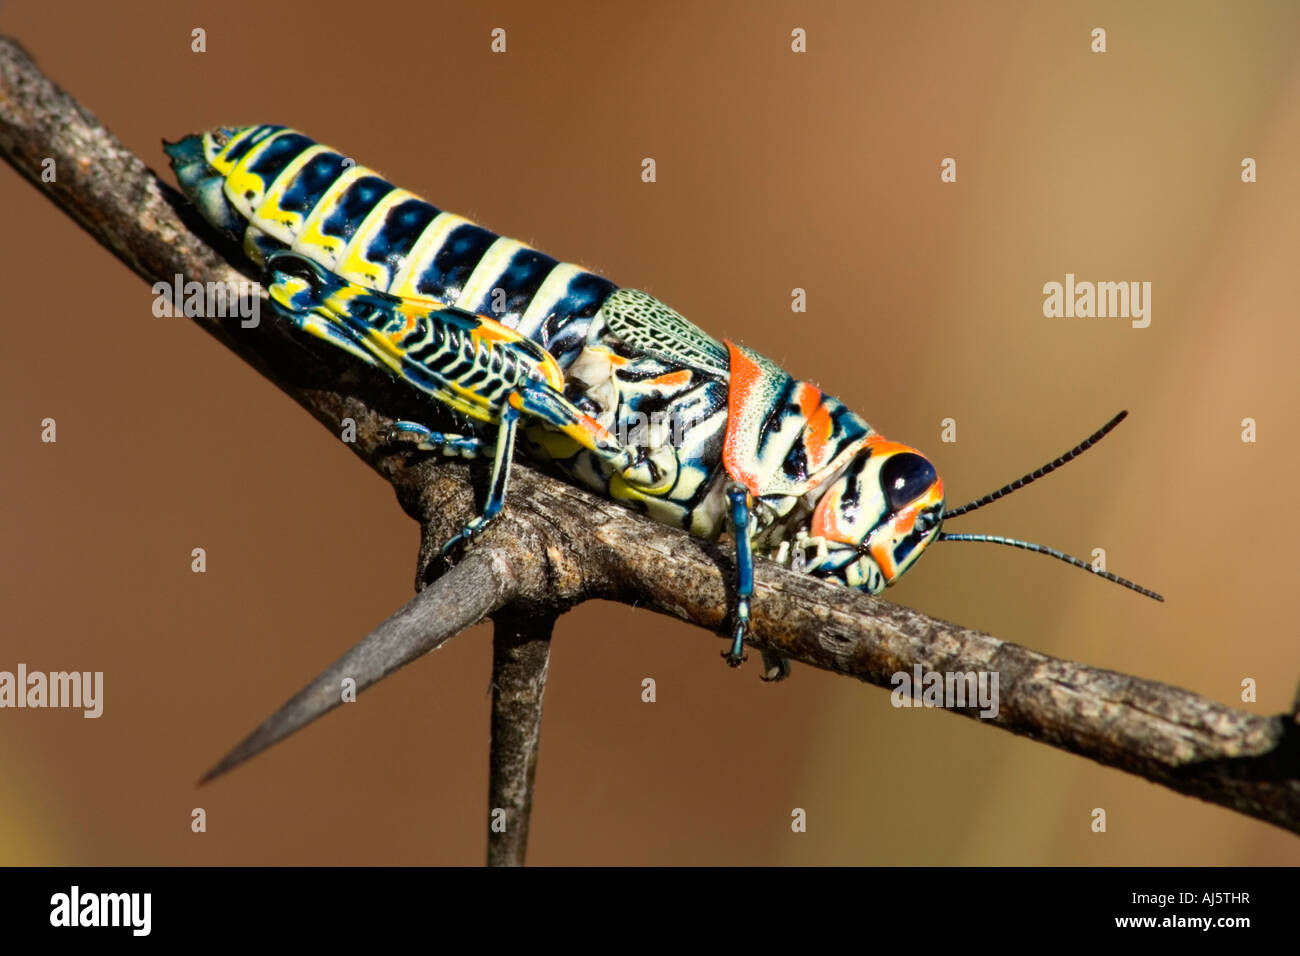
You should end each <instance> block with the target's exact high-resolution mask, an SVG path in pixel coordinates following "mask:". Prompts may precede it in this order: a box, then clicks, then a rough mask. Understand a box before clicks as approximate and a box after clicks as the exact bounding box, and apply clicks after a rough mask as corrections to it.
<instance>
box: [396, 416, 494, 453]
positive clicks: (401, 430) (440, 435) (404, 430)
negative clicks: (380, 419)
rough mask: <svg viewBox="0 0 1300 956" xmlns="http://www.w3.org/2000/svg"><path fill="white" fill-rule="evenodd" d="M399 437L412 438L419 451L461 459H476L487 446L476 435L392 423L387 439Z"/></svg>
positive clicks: (415, 424) (417, 423)
mask: <svg viewBox="0 0 1300 956" xmlns="http://www.w3.org/2000/svg"><path fill="white" fill-rule="evenodd" d="M399 435H409V436H413V437H414V438H415V447H416V449H417V450H419V451H441V452H442V453H443V454H444V455H460V456H461V457H462V458H477V457H478V455H479V454H480V453H481V452H482V451H483V449H484V447H485V446H486V445H487V442H485V441H484V440H483V439H482V438H479V437H478V436H477V435H453V434H451V433H450V432H435V431H433V430H431V429H429V428H426V427H425V426H424V425H421V424H420V423H419V422H393V427H392V429H391V430H390V431H389V439H390V440H395V439H397V437H398V436H399Z"/></svg>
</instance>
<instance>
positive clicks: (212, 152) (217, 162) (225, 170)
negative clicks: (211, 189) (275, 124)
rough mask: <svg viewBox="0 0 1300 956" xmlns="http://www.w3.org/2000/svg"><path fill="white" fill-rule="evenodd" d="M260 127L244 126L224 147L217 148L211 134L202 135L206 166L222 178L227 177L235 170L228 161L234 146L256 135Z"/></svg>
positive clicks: (214, 138)
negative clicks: (206, 160) (206, 159)
mask: <svg viewBox="0 0 1300 956" xmlns="http://www.w3.org/2000/svg"><path fill="white" fill-rule="evenodd" d="M259 129H261V127H260V126H245V127H244V128H243V129H242V130H240V131H239V132H238V133H236V134H235V135H234V136H232V137H231V138H230V139H228V140H226V143H225V145H223V146H218V145H217V140H216V137H214V136H213V135H212V133H211V132H207V133H204V134H203V155H204V156H206V157H207V158H208V165H210V166H211V167H212V168H213V169H215V170H216V171H217V172H219V173H220V174H221V175H222V176H227V175H229V173H230V171H231V170H232V169H234V168H235V164H234V163H232V162H231V161H230V154H231V152H232V151H233V150H234V148H235V147H236V146H238V145H239V144H240V143H242V142H243V141H244V140H246V139H248V138H249V137H250V136H252V135H253V134H254V133H256V132H257V131H258V130H259Z"/></svg>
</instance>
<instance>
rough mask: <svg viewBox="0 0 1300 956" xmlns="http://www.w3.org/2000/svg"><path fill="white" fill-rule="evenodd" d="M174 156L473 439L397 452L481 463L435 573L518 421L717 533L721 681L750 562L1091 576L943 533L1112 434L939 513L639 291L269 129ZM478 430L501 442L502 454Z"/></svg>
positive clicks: (743, 607)
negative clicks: (726, 641)
mask: <svg viewBox="0 0 1300 956" xmlns="http://www.w3.org/2000/svg"><path fill="white" fill-rule="evenodd" d="M167 152H168V154H169V156H170V157H171V161H172V165H173V167H174V168H175V170H176V175H177V178H178V179H179V181H180V185H181V188H182V190H183V191H184V192H185V194H186V196H187V197H188V198H189V199H190V200H191V201H192V202H193V203H194V204H195V205H196V206H197V207H198V209H199V211H200V212H201V213H202V215H203V216H204V217H205V218H206V219H207V220H208V221H209V222H210V223H212V224H213V225H215V226H217V227H218V228H220V229H223V230H225V231H227V232H229V233H231V234H233V235H234V236H235V237H236V238H242V241H243V248H244V251H245V253H246V254H247V255H248V256H249V258H250V259H252V260H253V262H255V263H257V264H259V265H263V266H264V267H265V270H266V275H267V284H268V287H269V293H270V297H271V300H272V302H273V304H274V306H275V308H276V310H277V311H278V312H279V313H280V314H281V315H283V316H285V317H286V318H288V319H289V320H290V321H291V322H293V323H294V324H295V325H297V326H298V327H299V328H301V329H303V330H305V331H306V332H309V333H311V334H313V335H316V336H318V337H320V338H322V339H324V340H326V341H327V342H329V343H331V344H333V345H335V346H338V347H339V348H342V349H345V350H347V351H348V352H350V353H352V354H353V355H355V356H357V357H358V358H360V359H362V360H364V361H366V362H369V363H371V364H373V365H377V366H379V367H382V368H386V369H388V370H390V371H391V372H392V373H393V374H394V375H397V376H399V377H400V378H402V379H404V380H405V381H407V382H409V383H410V384H412V385H414V386H415V387H416V388H418V389H420V390H422V391H424V392H426V393H427V394H429V395H431V396H433V398H435V399H436V400H437V401H439V402H442V403H444V404H445V405H447V406H449V407H450V408H451V409H453V410H454V411H456V412H459V413H461V415H463V416H465V417H467V418H468V419H470V420H471V421H472V422H474V423H476V426H475V427H474V428H472V429H471V430H470V433H468V434H449V433H442V432H434V431H431V430H430V429H428V428H426V427H424V426H423V425H419V424H416V423H413V422H399V423H397V425H396V429H397V431H398V432H400V433H404V434H405V435H406V436H414V437H415V438H417V439H418V441H419V445H418V447H419V448H421V449H425V450H432V449H441V450H442V451H443V452H444V453H447V454H460V455H465V456H473V455H475V454H478V453H479V452H482V451H487V450H488V446H489V443H490V442H491V443H492V449H491V450H492V454H493V471H492V479H491V483H490V487H489V492H488V496H487V501H486V504H485V505H484V508H483V511H482V513H481V514H479V515H478V516H477V517H475V518H474V519H473V520H472V521H470V522H469V523H468V524H467V525H466V526H465V528H464V529H463V530H462V531H461V532H460V534H458V535H456V536H455V537H454V538H453V539H452V540H451V541H449V542H447V545H446V547H445V548H444V549H443V550H444V553H446V552H448V551H450V550H451V549H452V547H453V546H455V545H456V544H458V543H460V542H463V541H468V540H469V539H470V538H472V537H473V536H474V535H475V534H477V533H478V532H479V531H481V530H482V529H483V527H484V526H485V525H486V524H487V523H488V522H489V521H491V520H492V518H493V517H494V516H496V515H497V514H498V513H499V512H500V510H501V508H502V506H503V504H504V502H505V496H506V485H507V480H508V477H509V472H510V466H511V462H512V458H513V453H514V446H515V442H516V432H517V430H518V426H519V425H520V423H521V422H522V423H523V425H524V429H523V436H524V441H525V443H526V447H527V450H528V451H529V453H531V454H532V455H535V456H538V457H541V458H543V459H545V460H549V461H550V462H552V463H553V464H554V465H555V466H557V467H558V468H559V469H560V470H561V471H562V472H563V473H565V474H566V475H568V476H569V477H570V478H572V479H573V480H574V481H576V482H579V483H581V484H583V485H586V486H587V487H589V488H592V489H594V490H595V491H597V492H598V493H600V494H603V495H606V496H607V497H609V498H612V499H615V500H617V501H620V502H622V503H625V504H627V505H628V506H630V507H634V508H637V509H638V510H640V511H643V512H644V513H646V514H648V515H649V516H650V517H652V518H654V519H655V520H657V521H660V522H662V523H664V524H668V525H672V526H674V527H679V528H683V529H685V530H687V531H689V532H690V533H691V534H694V535H698V536H701V537H705V538H716V537H718V536H719V535H720V534H721V533H722V532H723V531H724V529H729V530H730V532H731V534H732V536H733V537H734V540H735V548H736V559H737V567H738V572H737V577H738V584H737V588H736V594H737V609H736V621H735V629H734V632H733V636H732V642H731V646H730V647H729V649H728V650H727V651H725V652H724V656H725V657H726V658H727V659H728V661H729V663H731V664H733V665H737V664H739V663H740V662H741V661H742V660H743V657H742V650H743V642H744V638H745V634H746V631H747V629H748V622H749V603H750V598H751V596H752V594H753V588H754V572H753V553H754V551H755V550H757V551H761V552H765V553H768V554H769V555H770V556H771V557H772V558H774V559H775V560H777V561H778V562H780V563H782V564H785V565H788V566H793V567H795V568H796V569H801V570H803V571H805V572H807V573H809V574H812V575H815V576H817V577H822V578H827V579H831V580H834V581H838V582H839V583H841V584H844V585H847V586H848V587H853V588H860V589H862V590H864V591H868V592H870V593H872V594H876V593H879V592H880V591H882V590H884V588H885V587H886V586H887V585H889V584H892V583H893V582H894V581H896V580H898V578H899V577H900V576H901V575H902V574H903V573H904V572H905V571H907V569H908V568H910V567H911V566H912V564H913V563H914V562H915V561H916V559H917V558H918V557H919V556H920V554H921V552H922V551H924V550H925V547H926V546H927V545H928V544H929V543H930V542H932V541H934V540H936V539H947V540H981V541H992V542H997V543H1001V544H1008V545H1012V546H1015V547H1021V548H1027V549H1029V550H1035V551H1040V552H1043V553H1047V554H1050V555H1052V556H1054V557H1057V558H1060V559H1061V560H1065V561H1068V562H1070V563H1072V564H1075V565H1077V566H1079V567H1082V568H1085V569H1087V570H1089V571H1094V569H1093V568H1091V567H1090V566H1088V565H1086V564H1084V563H1083V562H1081V561H1079V560H1077V559H1075V558H1071V557H1069V556H1068V555H1064V554H1061V553H1060V552H1058V551H1053V550H1052V549H1049V548H1044V547H1042V546H1040V545H1033V544H1029V543H1027V542H1022V541H1016V540H1013V539H1006V538H998V537H993V536H987V535H947V534H942V533H941V532H940V526H941V524H942V523H943V521H944V519H945V518H949V517H952V516H954V515H955V514H959V513H964V512H966V511H969V510H973V509H974V508H976V507H980V506H982V505H983V504H987V503H988V502H989V501H993V500H995V499H996V498H998V497H1001V496H1002V495H1003V494H1006V493H1008V492H1009V491H1012V490H1015V488H1017V487H1020V486H1021V485H1023V484H1026V483H1028V482H1029V481H1032V480H1034V479H1035V478H1037V477H1040V476H1041V475H1044V474H1046V473H1047V472H1049V471H1051V470H1053V469H1054V468H1056V467H1059V466H1060V465H1061V464H1064V463H1065V462H1066V461H1068V460H1070V459H1071V458H1073V457H1074V456H1075V455H1077V454H1079V453H1080V452H1082V451H1083V450H1084V449H1086V448H1087V447H1089V446H1090V445H1091V444H1092V443H1094V442H1095V441H1097V440H1098V439H1099V438H1101V437H1102V436H1103V435H1104V434H1106V432H1108V431H1109V430H1110V429H1111V428H1113V427H1114V426H1115V425H1116V424H1118V422H1119V421H1120V420H1121V419H1122V418H1123V413H1121V414H1120V415H1119V416H1118V417H1117V418H1115V419H1114V420H1113V421H1111V422H1110V423H1109V424H1108V425H1107V426H1106V427H1105V428H1103V429H1102V430H1101V431H1099V432H1098V433H1096V434H1095V435H1093V436H1092V437H1091V438H1089V439H1088V440H1087V441H1085V442H1083V443H1082V444H1081V445H1079V446H1077V447H1076V448H1074V449H1073V450H1071V451H1070V452H1068V453H1067V454H1066V455H1063V456H1062V457H1061V458H1058V459H1057V460H1056V461H1054V462H1052V463H1050V464H1049V465H1046V466H1044V467H1043V468H1041V469H1039V470H1038V471H1037V472H1034V473H1032V474H1030V475H1026V476H1025V477H1024V478H1022V479H1020V480H1019V481H1017V482H1013V483H1012V484H1011V485H1009V486H1007V487H1005V488H1003V489H1000V490H999V491H997V492H994V493H993V494H991V495H988V496H986V497H985V498H983V499H979V500H977V501H975V502H972V503H971V504H970V505H967V506H965V507H963V508H959V509H956V510H955V511H948V512H945V511H944V510H943V502H944V495H943V482H942V481H940V479H939V476H938V474H937V473H936V472H935V469H934V466H933V465H931V464H930V462H929V461H928V460H926V459H925V458H924V457H923V456H922V455H921V454H919V453H918V452H917V451H915V450H914V449H912V448H909V447H908V446H906V445H900V444H897V443H896V442H891V441H888V440H886V439H885V438H883V437H882V436H881V435H879V434H877V433H876V432H875V431H874V430H873V429H872V428H871V426H870V425H868V424H867V423H866V422H865V421H863V420H862V419H861V418H860V417H858V416H857V415H855V414H854V413H853V412H852V411H850V410H849V409H848V408H846V407H845V406H844V405H843V404H842V403H840V402H839V401H837V400H836V399H834V398H832V397H830V396H829V395H826V394H824V393H823V392H821V391H820V390H819V389H818V388H817V387H816V386H814V385H811V384H809V383H807V382H800V381H796V380H795V379H794V378H792V377H791V376H790V375H789V374H787V373H786V372H784V371H782V370H781V369H780V368H779V367H777V365H776V364H775V363H773V362H772V361H770V360H769V359H766V358H764V357H763V356H761V355H759V354H758V353H756V352H754V351H751V350H750V349H748V348H745V347H744V346H743V345H737V344H735V343H734V342H730V341H725V340H724V341H723V342H718V341H717V340H715V339H713V338H711V337H710V336H709V335H707V334H706V333H704V332H703V331H701V330H700V329H699V328H697V327H696V326H694V325H693V324H691V323H690V322H688V321H687V320H686V319H685V318H683V317H682V316H681V315H679V314H678V313H676V312H675V311H673V310H672V309H670V308H669V307H668V306H666V305H664V304H663V303H662V302H659V301H658V300H656V299H654V298H652V297H651V296H649V295H647V294H645V293H644V292H637V291H635V290H632V289H619V288H617V287H616V286H615V285H614V284H613V283H611V282H609V281H608V280H607V279H603V278H601V277H600V276H597V275H594V274H592V273H590V272H587V271H585V270H583V269H581V268H579V267H578V266H575V265H571V264H568V263H559V262H557V261H556V260H554V259H552V258H550V257H549V256H546V255H543V254H542V253H540V252H537V251H536V250H534V249H532V248H530V247H528V246H526V245H524V244H523V243H521V242H517V241H515V240H513V239H506V238H503V237H501V236H498V235H496V234H495V233H492V232H489V231H488V230H486V229H483V228H481V227H480V226H477V225H475V224H473V223H471V222H469V221H468V220H465V219H463V218H461V217H459V216H456V215H453V214H452V213H448V212H442V211H440V210H438V209H435V208H434V207H433V206H431V205H429V204H428V203H427V202H424V201H423V200H421V199H420V198H418V197H417V196H415V195H413V194H411V193H409V192H407V191H406V190H404V189H399V188H396V187H394V186H392V185H391V184H389V183H388V182H386V181H385V180H383V179H382V178H380V177H379V176H378V175H377V174H375V173H374V172H372V171H371V170H369V169H366V168H365V167H363V166H358V165H356V164H354V163H353V162H352V161H351V160H349V159H347V158H345V157H344V156H343V155H341V154H339V153H337V152H335V151H333V150H331V149H328V148H327V147H324V146H321V145H319V144H317V143H315V142H313V141H312V140H310V139H308V138H307V137H306V136H303V135H302V134H300V133H297V132H294V131H292V130H289V129H285V128H284V127H281V126H247V127H241V128H234V129H217V130H214V131H212V132H208V133H203V134H202V135H191V136H187V137H185V138H184V139H182V140H181V141H180V142H179V143H175V144H169V145H168V146H167ZM479 425H482V426H495V428H496V433H495V440H494V441H493V440H492V439H491V438H490V437H489V435H488V434H487V433H485V432H481V431H480V429H479V427H478V426H479ZM1094 573H1098V574H1100V575H1101V576H1103V577H1106V578H1108V579H1109V580H1112V581H1116V582H1118V583H1120V584H1123V585H1125V586H1126V587H1129V588H1132V589H1133V590H1136V591H1139V592H1141V593H1143V594H1146V595H1148V596H1150V597H1154V598H1157V599H1158V600H1162V599H1161V598H1160V597H1159V595H1156V594H1154V593H1153V592H1150V591H1147V590H1146V589H1144V588H1140V587H1138V586H1137V585H1135V584H1133V583H1132V582H1130V581H1126V580H1124V579H1123V578H1119V577H1117V576H1115V575H1112V574H1109V573H1107V572H1102V571H1094ZM764 664H765V666H764V676H765V677H766V678H768V679H776V678H779V677H782V676H784V675H785V673H786V664H785V662H783V661H780V660H779V659H776V658H771V657H769V656H767V655H766V654H765V655H764Z"/></svg>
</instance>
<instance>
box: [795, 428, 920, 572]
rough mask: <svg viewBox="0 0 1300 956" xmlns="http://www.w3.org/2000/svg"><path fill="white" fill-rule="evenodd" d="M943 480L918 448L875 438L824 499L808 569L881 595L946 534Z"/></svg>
mask: <svg viewBox="0 0 1300 956" xmlns="http://www.w3.org/2000/svg"><path fill="white" fill-rule="evenodd" d="M942 514H943V481H942V480H940V478H939V474H938V472H936V471H935V469H934V465H932V464H930V462H929V460H928V459H927V458H925V456H923V455H921V454H920V453H919V452H918V451H916V449H914V448H909V447H908V446H906V445H900V444H897V443H896V442H891V441H885V440H884V439H879V438H874V437H873V438H872V439H870V440H868V442H867V444H866V445H865V446H863V448H862V450H861V451H859V452H858V453H857V455H855V456H854V457H853V459H851V460H850V461H849V463H848V465H847V466H846V467H845V468H844V470H843V471H842V472H841V473H840V474H839V476H838V477H836V478H835V479H833V480H832V481H831V482H830V484H829V486H828V487H827V488H826V490H825V492H824V493H823V494H822V495H821V497H820V498H819V499H818V501H817V504H816V506H815V507H814V509H813V512H812V516H811V519H810V522H809V527H808V531H807V534H808V535H809V536H811V537H812V538H813V539H814V540H816V539H820V540H821V541H822V542H825V545H826V547H825V548H824V549H822V548H820V547H817V548H816V549H815V550H813V551H812V553H810V554H809V555H808V556H807V558H806V561H805V566H804V567H805V570H806V571H808V572H809V573H811V574H814V575H817V576H818V577H830V578H835V579H837V580H838V581H840V583H842V584H846V585H848V586H849V587H854V588H861V589H862V590H864V591H869V592H870V593H872V594H879V593H880V592H881V591H883V590H884V589H885V587H886V586H887V585H890V584H893V583H894V581H896V580H897V579H898V578H899V577H900V576H901V575H902V574H903V572H904V571H906V570H907V569H908V568H910V567H911V566H912V564H913V563H914V562H915V561H916V559H917V558H919V557H920V556H921V552H923V551H924V550H925V547H926V545H928V544H929V543H930V542H931V541H933V540H934V539H935V538H936V537H937V536H938V534H939V526H940V524H941V523H942Z"/></svg>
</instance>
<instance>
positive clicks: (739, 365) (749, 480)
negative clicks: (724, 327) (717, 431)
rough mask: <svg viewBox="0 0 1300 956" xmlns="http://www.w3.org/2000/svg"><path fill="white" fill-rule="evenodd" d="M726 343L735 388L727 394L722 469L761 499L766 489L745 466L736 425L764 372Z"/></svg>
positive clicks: (730, 343)
mask: <svg viewBox="0 0 1300 956" xmlns="http://www.w3.org/2000/svg"><path fill="white" fill-rule="evenodd" d="M723 341H724V342H726V344H727V350H728V351H729V352H730V353H731V388H730V389H729V390H728V393H727V437H726V440H725V442H724V443H723V446H722V465H723V467H724V468H726V469H727V474H728V475H730V476H731V477H732V478H734V479H735V480H736V481H738V482H740V483H741V484H742V485H744V486H745V487H746V488H748V489H749V491H750V492H751V493H752V494H755V495H757V494H759V493H761V491H762V489H761V488H760V487H759V485H758V476H757V475H755V474H753V473H752V472H750V471H749V470H748V469H746V468H745V467H744V465H743V462H744V453H745V451H746V449H744V448H741V447H740V437H739V430H738V429H737V427H736V425H737V422H739V421H740V418H741V416H742V414H743V413H744V409H745V406H746V405H748V404H749V403H750V401H751V396H752V395H753V393H754V391H755V389H756V387H757V386H758V385H760V384H761V383H762V381H763V371H762V369H760V368H759V367H758V365H757V364H755V363H754V362H751V361H750V360H749V358H748V357H747V356H746V355H745V353H744V352H742V351H740V349H738V348H736V346H735V345H734V344H732V342H731V341H730V340H729V339H723ZM750 450H752V449H750Z"/></svg>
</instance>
